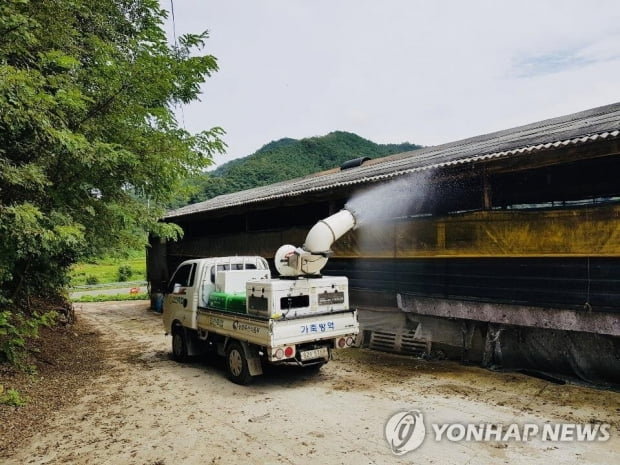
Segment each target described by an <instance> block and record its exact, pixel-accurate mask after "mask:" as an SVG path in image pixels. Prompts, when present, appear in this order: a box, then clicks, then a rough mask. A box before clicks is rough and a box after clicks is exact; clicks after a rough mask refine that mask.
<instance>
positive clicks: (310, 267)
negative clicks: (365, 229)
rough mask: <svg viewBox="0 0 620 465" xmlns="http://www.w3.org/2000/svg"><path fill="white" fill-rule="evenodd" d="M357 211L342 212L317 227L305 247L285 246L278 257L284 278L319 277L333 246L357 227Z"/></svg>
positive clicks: (277, 264)
mask: <svg viewBox="0 0 620 465" xmlns="http://www.w3.org/2000/svg"><path fill="white" fill-rule="evenodd" d="M355 225H356V220H355V216H354V212H352V211H351V210H348V209H343V210H340V211H339V212H338V213H335V214H333V215H332V216H329V217H327V218H325V219H322V220H320V221H319V222H318V223H317V224H315V225H314V226H313V227H312V229H310V231H309V232H308V235H307V236H306V241H305V242H304V245H303V246H302V247H295V246H292V245H288V244H286V245H283V246H282V247H280V248H279V249H278V250H277V252H276V255H275V257H274V261H275V266H276V269H277V270H278V273H280V275H282V276H290V277H295V276H316V275H320V273H321V270H322V269H323V267H324V266H325V264H326V263H327V260H328V258H329V255H331V250H330V248H331V246H332V244H333V243H334V242H335V241H337V240H338V239H340V238H341V237H342V236H343V235H344V234H345V233H347V232H348V231H350V230H351V229H353V228H355Z"/></svg>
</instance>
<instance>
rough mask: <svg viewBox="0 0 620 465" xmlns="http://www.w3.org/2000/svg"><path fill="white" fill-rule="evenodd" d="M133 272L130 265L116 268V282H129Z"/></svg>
mask: <svg viewBox="0 0 620 465" xmlns="http://www.w3.org/2000/svg"><path fill="white" fill-rule="evenodd" d="M132 274H133V271H132V269H131V266H130V265H121V266H119V267H118V280H119V282H123V281H129V278H131V275H132Z"/></svg>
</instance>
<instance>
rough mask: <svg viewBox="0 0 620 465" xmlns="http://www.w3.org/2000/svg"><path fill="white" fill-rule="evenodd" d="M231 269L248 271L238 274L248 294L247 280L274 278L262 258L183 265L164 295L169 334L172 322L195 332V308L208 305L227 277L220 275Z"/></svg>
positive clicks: (254, 257)
mask: <svg viewBox="0 0 620 465" xmlns="http://www.w3.org/2000/svg"><path fill="white" fill-rule="evenodd" d="M231 270H234V271H245V273H239V274H238V275H239V276H241V275H243V277H244V280H243V282H242V283H241V284H242V286H243V287H242V288H240V291H241V292H242V291H245V282H246V281H247V280H249V279H252V278H256V279H269V278H270V277H271V272H270V271H269V265H268V264H267V260H265V259H264V258H263V257H259V256H240V257H239V256H234V257H212V258H199V259H195V260H187V261H185V262H183V263H181V265H179V267H178V268H177V269H176V271H175V272H174V274H173V275H172V278H171V279H170V281H169V282H168V287H167V289H166V293H165V296H164V314H163V320H164V327H165V328H166V334H169V333H171V327H172V322H173V321H180V322H181V324H182V325H183V326H185V327H187V328H191V329H194V330H196V329H197V326H196V316H197V313H196V309H197V308H198V307H207V306H208V304H209V298H210V296H211V294H212V293H213V292H215V291H216V289H217V284H218V283H217V278H218V277H219V276H224V274H223V273H221V272H223V271H231ZM229 289H230V285H229Z"/></svg>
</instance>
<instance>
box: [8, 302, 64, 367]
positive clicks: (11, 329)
mask: <svg viewBox="0 0 620 465" xmlns="http://www.w3.org/2000/svg"><path fill="white" fill-rule="evenodd" d="M57 317H58V314H57V313H56V312H54V311H50V312H46V313H44V314H42V315H38V314H34V315H32V316H30V317H25V316H24V315H21V314H16V313H12V312H9V311H3V312H0V362H2V361H7V362H10V363H11V364H13V365H15V366H17V367H18V368H21V369H28V367H27V366H26V365H25V352H24V348H25V346H26V341H27V339H28V338H34V337H37V336H38V335H39V328H40V327H41V326H47V327H49V326H52V325H53V324H54V322H55V320H56V318H57Z"/></svg>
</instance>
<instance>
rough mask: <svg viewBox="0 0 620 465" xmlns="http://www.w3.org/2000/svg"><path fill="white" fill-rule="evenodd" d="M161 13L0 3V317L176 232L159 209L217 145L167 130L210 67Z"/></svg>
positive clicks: (111, 6) (203, 136)
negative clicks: (150, 239) (91, 267)
mask: <svg viewBox="0 0 620 465" xmlns="http://www.w3.org/2000/svg"><path fill="white" fill-rule="evenodd" d="M165 15H166V12H165V11H163V10H161V9H160V7H159V4H158V2H157V0H97V1H95V0H46V1H37V0H4V1H3V2H2V3H0V310H2V309H3V308H6V309H8V310H7V311H10V312H11V313H14V314H18V313H20V312H22V313H23V314H24V315H27V314H28V307H29V299H30V297H31V296H45V295H55V294H57V293H58V292H59V289H60V288H62V286H64V285H65V284H66V283H67V271H68V268H69V267H70V265H71V264H72V263H74V262H75V261H76V260H77V259H78V258H80V257H84V256H89V255H94V254H99V253H101V252H102V251H108V252H110V251H114V250H116V251H118V252H119V253H122V252H123V251H125V250H128V249H135V248H136V247H143V246H144V244H145V242H146V234H147V233H148V232H152V233H155V234H158V235H160V236H163V237H168V238H173V237H176V236H177V235H179V234H180V232H181V231H180V230H179V229H178V228H176V227H174V226H170V225H167V224H164V223H159V222H158V219H159V218H160V217H161V214H162V213H163V211H164V206H165V205H167V204H168V203H169V202H170V201H171V200H172V199H173V198H175V197H176V196H177V195H178V194H177V192H178V190H179V189H180V188H182V187H183V181H184V179H185V178H186V177H187V176H189V175H191V174H196V173H199V172H201V170H202V169H204V168H205V167H206V166H208V165H209V164H210V163H211V157H212V155H213V153H216V152H221V151H222V150H223V149H224V144H223V142H222V141H221V136H222V134H223V131H222V130H221V129H220V128H213V129H210V130H205V131H203V132H200V133H198V134H191V133H189V132H187V131H186V130H184V129H182V128H181V127H179V125H178V124H177V121H176V119H175V116H174V109H175V106H176V105H178V104H183V103H188V102H190V101H192V100H194V99H196V98H197V96H198V94H199V92H200V86H201V84H202V83H203V82H204V81H205V79H206V77H208V76H210V75H211V73H213V72H214V71H216V70H217V61H216V59H215V57H213V56H211V55H208V54H201V53H200V50H201V49H202V48H203V46H204V44H205V40H206V39H207V37H208V35H207V32H203V33H201V34H188V35H185V36H183V37H181V38H180V39H179V41H178V45H175V46H170V45H169V44H168V43H167V40H166V36H165V33H164V31H163V28H162V21H163V19H164V18H165ZM20 317H21V316H19V315H18V316H17V318H18V320H19V318H20ZM18 327H20V326H19V325H18V326H16V328H18ZM16 342H19V340H17V339H16ZM17 346H19V344H17ZM17 346H15V347H17ZM11 350H12V349H11ZM5 355H6V352H5Z"/></svg>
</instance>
